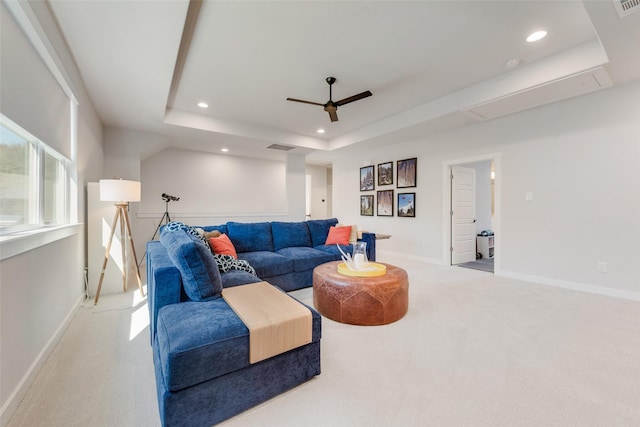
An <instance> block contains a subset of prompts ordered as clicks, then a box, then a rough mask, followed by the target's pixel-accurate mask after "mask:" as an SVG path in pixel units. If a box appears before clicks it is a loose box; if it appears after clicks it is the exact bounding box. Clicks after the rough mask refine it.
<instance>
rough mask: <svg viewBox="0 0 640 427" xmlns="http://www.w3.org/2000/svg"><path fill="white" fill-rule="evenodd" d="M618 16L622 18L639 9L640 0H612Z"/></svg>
mask: <svg viewBox="0 0 640 427" xmlns="http://www.w3.org/2000/svg"><path fill="white" fill-rule="evenodd" d="M613 6H614V7H615V8H616V12H618V16H619V17H620V18H623V17H625V16H627V15H631V14H632V13H633V12H637V11H639V10H640V0H613Z"/></svg>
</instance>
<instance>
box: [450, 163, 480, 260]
mask: <svg viewBox="0 0 640 427" xmlns="http://www.w3.org/2000/svg"><path fill="white" fill-rule="evenodd" d="M475 222H476V170H475V169H471V168H464V167H461V166H452V167H451V264H452V265H453V264H460V263H463V262H469V261H475V259H476V225H475Z"/></svg>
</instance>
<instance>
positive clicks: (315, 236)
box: [306, 218, 338, 248]
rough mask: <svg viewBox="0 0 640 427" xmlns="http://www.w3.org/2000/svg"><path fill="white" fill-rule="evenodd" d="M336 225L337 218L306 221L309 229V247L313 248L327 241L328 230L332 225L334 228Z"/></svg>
mask: <svg viewBox="0 0 640 427" xmlns="http://www.w3.org/2000/svg"><path fill="white" fill-rule="evenodd" d="M337 223H338V219H337V218H331V219H310V220H309V221H306V224H307V226H308V227H309V232H310V233H311V246H313V247H314V248H315V247H316V246H320V245H324V242H326V241H327V235H328V234H329V228H330V227H331V226H332V225H333V226H335V225H336V224H337Z"/></svg>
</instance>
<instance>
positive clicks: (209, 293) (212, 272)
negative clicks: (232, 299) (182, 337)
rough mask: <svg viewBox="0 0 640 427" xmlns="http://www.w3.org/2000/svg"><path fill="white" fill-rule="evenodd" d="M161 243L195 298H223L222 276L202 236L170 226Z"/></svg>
mask: <svg viewBox="0 0 640 427" xmlns="http://www.w3.org/2000/svg"><path fill="white" fill-rule="evenodd" d="M160 242H161V243H162V245H163V246H164V247H165V248H166V250H167V253H168V255H169V258H170V259H171V261H172V262H173V263H174V264H175V265H176V267H177V268H178V270H179V271H180V276H181V277H182V285H183V287H184V290H185V292H186V294H187V296H188V297H189V298H190V299H191V300H193V301H206V300H209V299H214V298H219V297H220V294H221V292H222V279H221V278H220V272H219V271H218V265H217V264H216V261H215V259H214V258H213V254H212V253H211V250H210V249H209V248H207V247H206V246H205V245H204V243H203V242H202V240H200V238H199V237H197V236H194V235H192V234H190V233H187V232H186V231H184V230H182V229H176V230H171V229H169V228H167V227H165V228H163V229H162V231H161V232H160Z"/></svg>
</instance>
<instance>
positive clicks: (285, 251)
mask: <svg viewBox="0 0 640 427" xmlns="http://www.w3.org/2000/svg"><path fill="white" fill-rule="evenodd" d="M337 223H338V220H337V219H335V218H333V219H329V220H313V221H304V222H270V223H269V222H262V223H238V222H228V223H226V224H224V225H217V226H207V227H202V228H203V229H204V230H207V231H212V230H219V231H221V232H223V233H225V234H227V235H228V236H229V238H230V240H231V241H232V243H233V245H234V246H235V249H236V251H237V254H238V258H239V259H242V260H246V261H248V262H249V263H250V265H251V266H252V267H253V268H254V269H255V272H256V275H253V274H251V273H250V272H247V271H243V270H234V269H232V270H229V271H227V272H220V271H219V269H218V266H217V264H216V262H215V260H214V257H213V254H212V253H211V251H210V249H209V248H208V247H207V246H205V244H204V243H203V242H202V241H201V240H200V239H199V238H198V237H196V236H194V234H192V233H189V232H187V231H185V230H168V229H166V228H163V229H162V230H161V233H160V241H151V242H148V243H147V286H148V290H147V292H148V304H149V316H150V327H149V329H150V334H151V344H152V347H153V360H154V365H155V375H156V388H157V393H158V404H159V409H160V419H161V421H162V425H163V426H165V427H168V426H183V425H184V426H210V425H213V424H216V423H219V422H221V421H223V420H225V419H227V418H229V417H232V416H234V415H236V414H238V413H240V412H242V411H244V410H246V409H248V408H251V407H253V406H255V405H257V404H259V403H262V402H264V401H266V400H268V399H270V398H272V397H274V396H276V395H278V394H280V393H282V392H284V391H286V390H288V389H291V388H293V387H295V386H297V385H299V384H301V383H303V382H305V381H307V380H309V379H310V378H313V377H314V376H315V375H319V374H320V337H321V317H320V315H319V314H318V313H317V312H316V311H315V310H313V308H311V307H308V308H309V309H310V311H311V313H312V318H313V322H312V323H313V332H312V342H311V343H310V344H307V345H304V346H301V347H298V348H296V349H293V350H290V351H288V352H286V353H282V354H280V355H277V356H274V357H271V358H269V359H266V360H263V361H261V362H258V363H255V364H250V363H249V331H248V329H247V327H246V326H245V325H244V324H243V323H242V321H241V320H240V318H239V317H238V316H237V315H236V314H235V312H234V311H233V310H232V309H231V307H229V305H227V303H226V302H225V300H224V299H223V298H220V295H221V292H222V289H223V288H226V287H230V286H238V285H243V284H248V283H254V282H259V281H263V280H264V281H267V282H269V283H271V284H273V285H275V286H277V287H279V288H281V289H282V290H284V291H289V290H294V289H299V288H302V287H308V286H311V285H312V278H313V269H314V268H315V267H316V266H317V265H319V264H322V263H325V262H329V261H334V260H338V259H340V253H339V251H338V249H337V248H336V247H335V245H334V246H326V245H324V242H325V240H326V237H327V234H328V232H329V228H330V227H331V226H332V225H336V224H337ZM362 238H363V239H364V240H365V241H367V242H368V243H369V244H368V245H367V246H368V256H369V258H370V259H371V260H375V235H373V234H369V233H363V236H362ZM343 250H345V251H350V250H351V248H350V247H348V246H346V247H343Z"/></svg>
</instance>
